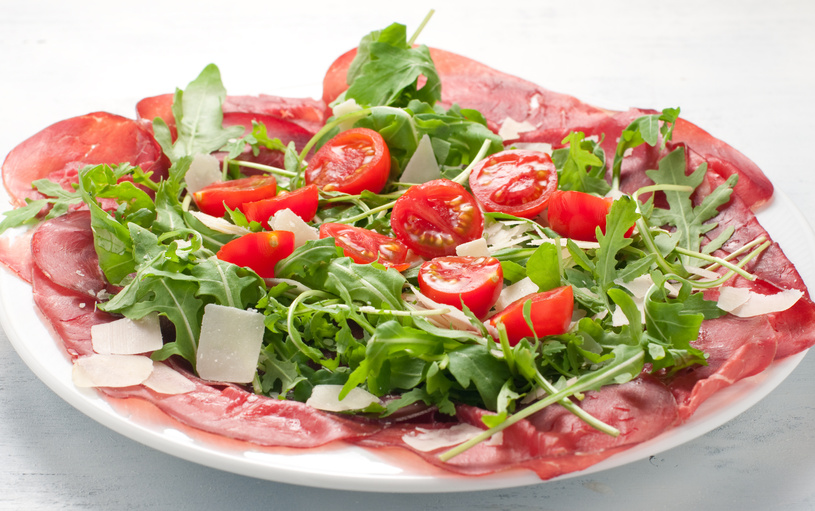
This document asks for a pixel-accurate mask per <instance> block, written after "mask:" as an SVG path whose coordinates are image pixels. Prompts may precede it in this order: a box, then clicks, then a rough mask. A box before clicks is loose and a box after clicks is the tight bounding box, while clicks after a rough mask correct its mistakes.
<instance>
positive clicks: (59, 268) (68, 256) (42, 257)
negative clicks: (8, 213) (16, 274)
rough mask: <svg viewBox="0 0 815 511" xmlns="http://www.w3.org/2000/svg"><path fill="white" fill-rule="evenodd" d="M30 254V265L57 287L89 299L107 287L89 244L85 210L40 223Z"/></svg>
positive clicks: (87, 221)
mask: <svg viewBox="0 0 815 511" xmlns="http://www.w3.org/2000/svg"><path fill="white" fill-rule="evenodd" d="M55 247H57V248H56V250H55ZM31 253H32V256H33V261H34V264H35V265H36V266H37V267H38V268H39V270H40V271H41V272H42V273H43V274H44V275H45V276H46V277H48V279H50V280H51V281H52V282H53V283H54V284H55V285H57V286H61V287H64V288H67V289H69V290H71V291H74V292H76V293H79V294H83V295H86V296H89V297H91V298H97V297H99V295H100V293H102V292H103V291H107V290H108V285H107V282H106V281H105V277H104V275H103V274H102V270H101V269H100V268H99V258H98V257H97V256H96V250H95V249H94V246H93V232H92V231H91V215H90V213H89V212H88V211H76V212H73V213H69V214H67V215H63V216H59V217H57V218H54V219H52V220H48V221H47V222H45V223H43V224H42V225H41V226H40V227H39V228H38V229H37V230H36V231H35V232H34V235H33V236H32V237H31Z"/></svg>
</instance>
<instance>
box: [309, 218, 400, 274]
mask: <svg viewBox="0 0 815 511" xmlns="http://www.w3.org/2000/svg"><path fill="white" fill-rule="evenodd" d="M320 238H334V242H335V243H336V244H337V246H338V247H340V248H341V249H342V252H343V254H345V255H346V256H347V257H350V258H351V259H353V260H354V262H355V263H359V264H368V263H372V262H374V261H379V262H380V263H381V264H382V265H384V266H387V267H389V268H395V269H396V270H398V271H404V270H406V269H408V268H409V267H410V265H411V258H410V256H411V254H410V253H409V251H408V248H407V247H406V246H405V245H404V244H403V243H402V242H401V241H399V240H396V239H393V238H390V237H388V236H385V235H384V234H379V233H378V232H374V231H372V230H370V229H363V228H362V227H354V226H351V225H345V224H335V223H331V222H328V223H324V224H322V225H320Z"/></svg>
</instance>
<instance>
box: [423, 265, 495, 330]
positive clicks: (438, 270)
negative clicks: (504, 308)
mask: <svg viewBox="0 0 815 511" xmlns="http://www.w3.org/2000/svg"><path fill="white" fill-rule="evenodd" d="M503 283H504V272H503V270H502V269H501V263H500V262H498V259H496V258H494V257H468V256H450V257H437V258H435V259H432V260H430V261H427V262H425V263H424V264H422V267H421V268H420V269H419V290H420V291H421V292H422V294H424V295H425V296H427V297H428V298H430V299H431V300H433V301H435V302H439V303H443V304H446V305H452V306H453V307H455V308H457V309H461V308H462V307H461V303H462V302H464V305H466V306H467V308H469V309H470V311H471V312H472V313H473V314H475V316H476V317H478V318H483V317H484V316H486V315H487V313H488V312H489V311H490V309H491V308H492V306H493V305H495V302H496V300H498V296H499V295H500V294H501V289H502V287H503Z"/></svg>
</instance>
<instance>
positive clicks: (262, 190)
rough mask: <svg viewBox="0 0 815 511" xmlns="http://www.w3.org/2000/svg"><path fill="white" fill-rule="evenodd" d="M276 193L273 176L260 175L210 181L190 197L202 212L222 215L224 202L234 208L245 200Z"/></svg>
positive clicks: (272, 195)
mask: <svg viewBox="0 0 815 511" xmlns="http://www.w3.org/2000/svg"><path fill="white" fill-rule="evenodd" d="M276 193H277V180H276V179H275V178H274V176H270V175H262V176H250V177H244V178H242V179H234V180H232V181H220V182H217V183H212V184H211V185H209V186H205V187H204V188H202V189H200V190H198V191H197V192H195V193H193V194H192V198H193V200H195V205H196V206H198V209H200V210H201V211H202V212H204V213H206V214H208V215H212V216H217V217H222V216H224V214H225V213H226V208H224V204H226V205H227V206H229V209H235V208H238V207H240V206H241V205H242V204H245V203H247V202H252V201H258V200H261V199H268V198H269V197H274V196H275V194H276Z"/></svg>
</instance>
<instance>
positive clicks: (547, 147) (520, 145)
mask: <svg viewBox="0 0 815 511" xmlns="http://www.w3.org/2000/svg"><path fill="white" fill-rule="evenodd" d="M512 148H513V149H522V150H524V151H538V152H540V153H546V154H548V155H549V156H551V155H552V144H547V143H546V142H514V143H513V144H512Z"/></svg>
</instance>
